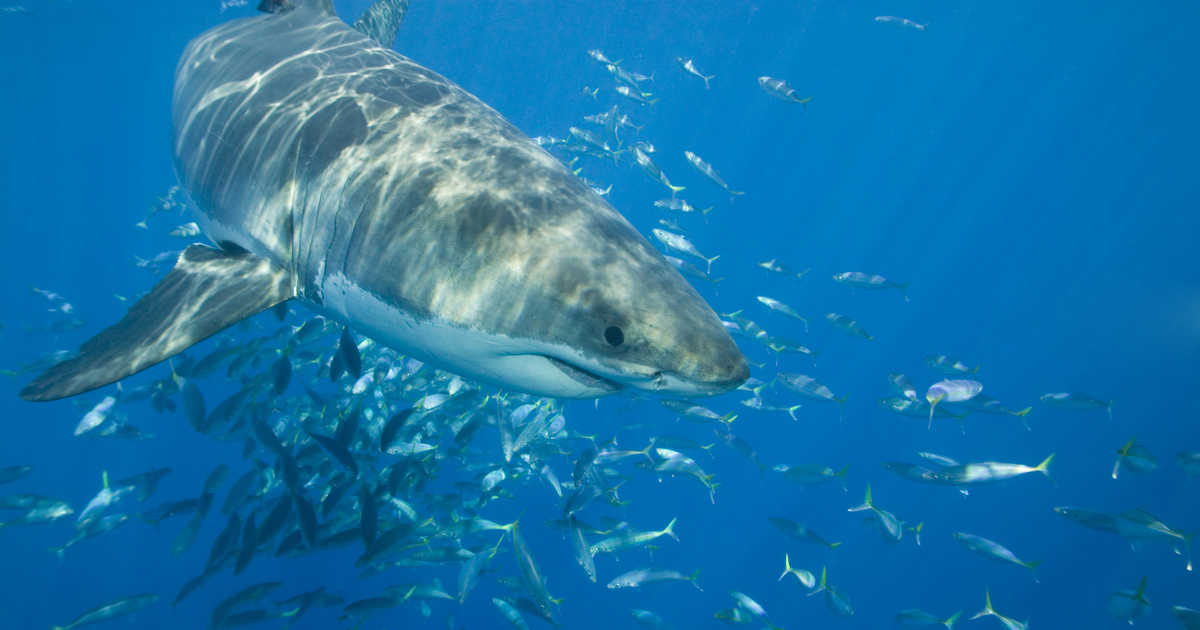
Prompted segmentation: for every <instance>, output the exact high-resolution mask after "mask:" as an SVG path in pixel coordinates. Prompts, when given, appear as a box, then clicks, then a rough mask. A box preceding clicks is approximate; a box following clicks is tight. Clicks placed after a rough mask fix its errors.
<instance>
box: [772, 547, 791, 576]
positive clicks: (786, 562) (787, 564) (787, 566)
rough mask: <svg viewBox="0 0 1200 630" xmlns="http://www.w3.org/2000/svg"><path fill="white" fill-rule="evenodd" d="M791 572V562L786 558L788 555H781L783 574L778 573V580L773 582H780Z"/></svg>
mask: <svg viewBox="0 0 1200 630" xmlns="http://www.w3.org/2000/svg"><path fill="white" fill-rule="evenodd" d="M791 572H792V561H791V559H790V558H788V555H787V554H786V553H785V554H783V573H780V574H779V579H778V580H775V581H776V582H778V581H779V580H782V579H783V578H785V577H787V574H789V573H791Z"/></svg>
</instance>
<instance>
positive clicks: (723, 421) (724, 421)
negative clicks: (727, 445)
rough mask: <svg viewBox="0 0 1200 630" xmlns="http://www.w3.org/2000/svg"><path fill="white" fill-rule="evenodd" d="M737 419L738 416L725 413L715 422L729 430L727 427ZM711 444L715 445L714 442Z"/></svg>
mask: <svg viewBox="0 0 1200 630" xmlns="http://www.w3.org/2000/svg"><path fill="white" fill-rule="evenodd" d="M737 419H738V415H737V414H736V413H727V414H725V415H723V416H721V417H720V418H719V419H718V420H717V421H718V422H720V423H721V424H724V425H725V427H726V428H729V426H730V425H732V424H733V421H734V420H737ZM739 426H740V425H739ZM713 444H716V442H713Z"/></svg>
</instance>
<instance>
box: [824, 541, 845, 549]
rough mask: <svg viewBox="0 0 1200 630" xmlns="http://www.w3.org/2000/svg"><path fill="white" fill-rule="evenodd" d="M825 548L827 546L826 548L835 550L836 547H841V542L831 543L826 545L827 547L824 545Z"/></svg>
mask: <svg viewBox="0 0 1200 630" xmlns="http://www.w3.org/2000/svg"><path fill="white" fill-rule="evenodd" d="M826 546H827V547H829V548H830V549H837V548H838V547H841V546H842V543H841V541H838V542H831V543H829V544H828V545H826Z"/></svg>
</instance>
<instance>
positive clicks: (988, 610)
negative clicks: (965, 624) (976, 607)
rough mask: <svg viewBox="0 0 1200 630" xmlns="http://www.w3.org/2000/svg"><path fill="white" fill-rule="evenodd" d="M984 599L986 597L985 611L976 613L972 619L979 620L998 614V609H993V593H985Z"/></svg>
mask: <svg viewBox="0 0 1200 630" xmlns="http://www.w3.org/2000/svg"><path fill="white" fill-rule="evenodd" d="M983 597H984V601H983V610H981V611H979V612H977V613H975V615H974V616H972V617H971V619H978V618H980V617H986V616H988V615H994V614H996V609H995V608H992V592H991V591H984V592H983Z"/></svg>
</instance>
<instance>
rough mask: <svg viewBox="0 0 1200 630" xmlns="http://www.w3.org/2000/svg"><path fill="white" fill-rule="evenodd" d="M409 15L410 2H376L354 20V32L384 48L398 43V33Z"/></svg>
mask: <svg viewBox="0 0 1200 630" xmlns="http://www.w3.org/2000/svg"><path fill="white" fill-rule="evenodd" d="M406 13H408V0H375V2H374V3H373V4H372V5H371V6H369V7H367V10H366V11H363V13H362V15H360V16H358V19H357V20H354V24H353V26H354V30H356V31H358V32H360V33H362V34H363V35H366V36H367V37H370V38H371V39H373V40H375V41H377V42H379V43H380V44H381V45H383V47H384V48H391V47H392V46H393V45H394V44H395V43H396V32H397V31H399V30H400V23H401V22H403V21H404V15H405V14H406Z"/></svg>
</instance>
